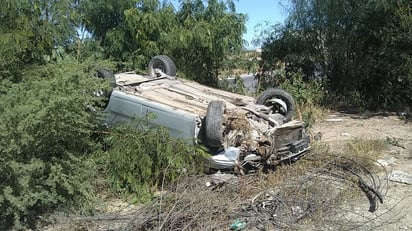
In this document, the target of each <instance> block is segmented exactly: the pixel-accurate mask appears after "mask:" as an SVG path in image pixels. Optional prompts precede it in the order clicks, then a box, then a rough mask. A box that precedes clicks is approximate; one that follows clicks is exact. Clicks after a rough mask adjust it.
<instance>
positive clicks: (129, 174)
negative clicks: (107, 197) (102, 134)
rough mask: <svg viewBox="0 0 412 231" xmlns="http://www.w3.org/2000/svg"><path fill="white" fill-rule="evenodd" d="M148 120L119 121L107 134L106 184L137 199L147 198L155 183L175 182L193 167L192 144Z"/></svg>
mask: <svg viewBox="0 0 412 231" xmlns="http://www.w3.org/2000/svg"><path fill="white" fill-rule="evenodd" d="M148 120H149V119H144V120H135V121H132V122H130V123H125V124H122V125H121V126H118V127H115V128H114V129H113V130H112V131H111V133H110V136H108V137H107V139H108V142H109V146H110V148H109V151H108V153H107V154H108V160H107V171H108V173H107V175H108V179H109V184H111V186H112V187H113V189H114V190H115V191H116V192H120V193H122V194H123V195H125V196H127V195H133V196H134V197H135V198H134V199H136V200H138V201H145V200H148V199H150V198H151V195H152V193H153V192H154V190H157V187H158V186H160V185H163V184H164V183H172V182H174V181H175V180H177V179H178V177H179V176H180V175H181V174H182V172H185V171H190V170H191V169H193V167H195V166H196V162H194V161H195V160H196V157H197V155H196V154H195V151H194V148H195V147H194V146H193V145H191V144H188V141H186V140H182V139H174V138H171V137H170V136H169V133H168V131H167V130H165V129H164V128H162V127H149V126H148V123H147V122H148ZM190 142H193V141H190ZM198 163H199V162H198Z"/></svg>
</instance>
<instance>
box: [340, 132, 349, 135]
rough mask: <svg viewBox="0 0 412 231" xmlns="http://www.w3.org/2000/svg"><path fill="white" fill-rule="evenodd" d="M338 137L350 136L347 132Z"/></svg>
mask: <svg viewBox="0 0 412 231" xmlns="http://www.w3.org/2000/svg"><path fill="white" fill-rule="evenodd" d="M340 136H351V135H350V134H349V133H347V132H344V133H342V134H340Z"/></svg>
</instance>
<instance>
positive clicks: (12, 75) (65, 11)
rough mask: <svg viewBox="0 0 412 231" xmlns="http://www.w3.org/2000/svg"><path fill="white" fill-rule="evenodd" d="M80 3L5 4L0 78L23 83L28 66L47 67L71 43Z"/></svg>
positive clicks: (0, 13)
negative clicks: (45, 65)
mask: <svg viewBox="0 0 412 231" xmlns="http://www.w3.org/2000/svg"><path fill="white" fill-rule="evenodd" d="M75 10H76V1H74V0H64V1H52V0H30V1H22V0H16V1H14V0H5V1H4V2H3V4H2V7H1V9H0V78H1V79H9V80H11V81H19V80H21V76H22V72H23V69H24V68H25V65H30V64H35V63H46V62H47V61H48V60H50V58H53V57H54V56H53V55H56V54H53V51H54V50H55V48H56V47H58V46H65V45H67V44H69V43H71V41H72V39H73V38H74V36H75V34H76V32H75V22H76V20H78V18H77V16H78V15H77V14H76V13H75V12H76V11H75Z"/></svg>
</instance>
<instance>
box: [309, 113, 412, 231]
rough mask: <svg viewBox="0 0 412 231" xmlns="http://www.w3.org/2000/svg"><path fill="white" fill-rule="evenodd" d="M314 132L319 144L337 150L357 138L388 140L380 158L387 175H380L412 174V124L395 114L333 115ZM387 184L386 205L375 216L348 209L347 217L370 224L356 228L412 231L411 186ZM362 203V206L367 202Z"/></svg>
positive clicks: (360, 202) (320, 123)
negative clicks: (319, 135)
mask: <svg viewBox="0 0 412 231" xmlns="http://www.w3.org/2000/svg"><path fill="white" fill-rule="evenodd" d="M312 131H313V134H319V132H320V134H321V136H322V139H321V141H320V142H321V143H327V144H328V145H329V147H331V149H334V150H335V151H339V149H342V147H343V145H344V144H345V143H347V142H348V141H350V140H354V139H371V140H382V141H385V142H387V143H388V147H387V149H385V151H384V153H383V155H382V156H381V157H380V163H382V164H383V165H385V166H384V167H385V170H386V172H381V174H382V175H385V174H390V173H391V172H393V171H401V172H404V173H407V174H409V175H412V123H410V122H409V123H405V121H404V120H402V119H400V118H399V117H397V116H396V115H390V114H364V115H353V114H344V113H331V114H329V115H328V116H326V117H325V119H324V120H322V121H320V122H317V123H316V124H315V126H314V128H313V129H312ZM386 182H387V190H386V192H385V194H384V195H383V204H381V205H380V206H379V209H378V210H377V211H376V212H375V213H367V212H366V213H365V212H364V211H362V209H361V207H356V206H355V207H351V208H348V209H350V210H351V211H352V212H351V213H347V214H346V215H347V216H351V215H353V214H356V215H358V219H360V220H361V221H363V222H365V223H367V224H368V225H367V226H366V225H365V226H359V227H358V228H357V229H359V230H366V229H372V228H373V230H412V185H410V184H404V183H399V182H394V181H386ZM359 200H360V201H359V205H362V204H364V203H365V201H362V199H359ZM361 218H363V220H362V219H361ZM361 223H362V222H361Z"/></svg>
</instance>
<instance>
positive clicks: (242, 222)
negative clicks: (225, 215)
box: [230, 219, 246, 230]
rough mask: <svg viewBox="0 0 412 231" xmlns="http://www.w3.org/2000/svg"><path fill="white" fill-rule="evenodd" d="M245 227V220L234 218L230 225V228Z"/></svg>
mask: <svg viewBox="0 0 412 231" xmlns="http://www.w3.org/2000/svg"><path fill="white" fill-rule="evenodd" d="M245 227H246V222H244V221H240V220H239V219H236V220H235V222H234V223H233V224H231V225H230V229H231V230H242V229H244V228H245Z"/></svg>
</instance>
